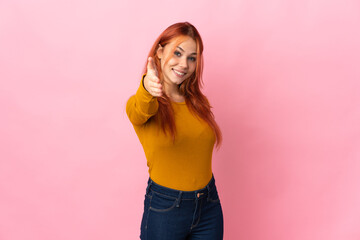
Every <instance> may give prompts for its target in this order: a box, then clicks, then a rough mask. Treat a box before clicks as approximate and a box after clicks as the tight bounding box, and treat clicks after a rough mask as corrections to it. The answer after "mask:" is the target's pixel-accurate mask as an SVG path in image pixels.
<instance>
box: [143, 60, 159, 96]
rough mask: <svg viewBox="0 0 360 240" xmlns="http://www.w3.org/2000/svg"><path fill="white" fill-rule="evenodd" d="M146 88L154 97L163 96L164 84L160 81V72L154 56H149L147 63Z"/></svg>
mask: <svg viewBox="0 0 360 240" xmlns="http://www.w3.org/2000/svg"><path fill="white" fill-rule="evenodd" d="M144 87H145V89H146V90H147V91H148V92H149V93H150V94H151V95H152V96H154V97H161V96H162V85H161V83H160V79H159V74H158V71H157V70H156V66H155V63H154V60H153V59H152V57H149V59H148V63H147V73H146V76H145V78H144Z"/></svg>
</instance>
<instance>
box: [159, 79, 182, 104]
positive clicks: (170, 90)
mask: <svg viewBox="0 0 360 240" xmlns="http://www.w3.org/2000/svg"><path fill="white" fill-rule="evenodd" d="M164 92H165V94H166V95H167V96H168V97H169V98H170V99H171V100H172V101H174V102H184V101H185V97H184V96H183V95H182V94H181V93H180V91H179V86H178V85H176V84H168V83H166V82H164Z"/></svg>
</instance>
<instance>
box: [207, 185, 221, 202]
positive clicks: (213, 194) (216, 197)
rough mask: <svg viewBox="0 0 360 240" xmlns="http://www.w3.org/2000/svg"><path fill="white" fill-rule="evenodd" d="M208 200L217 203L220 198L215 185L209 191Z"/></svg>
mask: <svg viewBox="0 0 360 240" xmlns="http://www.w3.org/2000/svg"><path fill="white" fill-rule="evenodd" d="M208 201H209V202H213V203H218V202H220V198H219V194H218V192H217V189H216V187H213V188H212V189H211V190H210V192H209V197H208Z"/></svg>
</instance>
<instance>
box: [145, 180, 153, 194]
mask: <svg viewBox="0 0 360 240" xmlns="http://www.w3.org/2000/svg"><path fill="white" fill-rule="evenodd" d="M152 183H153V181H152V180H151V178H150V182H149V183H148V185H147V187H146V194H149V190H150V186H151V184H152Z"/></svg>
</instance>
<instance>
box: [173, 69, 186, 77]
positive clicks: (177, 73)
mask: <svg viewBox="0 0 360 240" xmlns="http://www.w3.org/2000/svg"><path fill="white" fill-rule="evenodd" d="M173 71H174V73H175V75H176V76H177V77H179V78H181V77H183V76H184V75H185V74H186V73H185V72H180V71H177V70H175V69H173Z"/></svg>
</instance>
